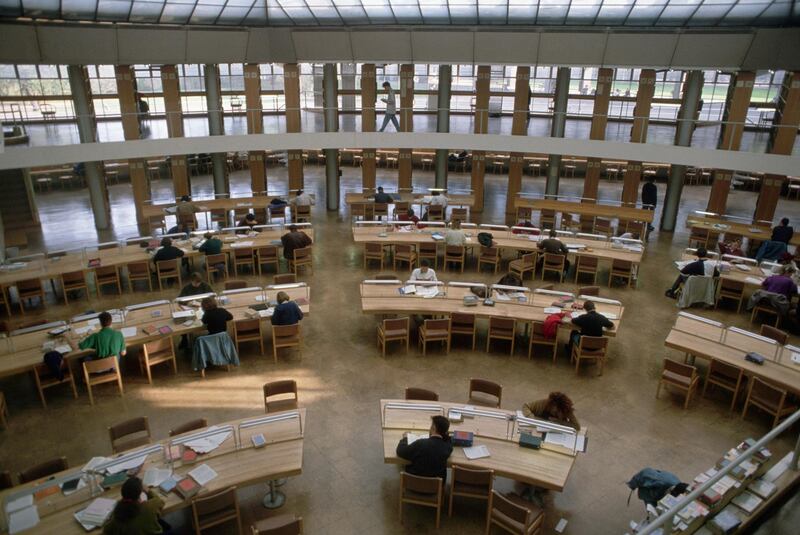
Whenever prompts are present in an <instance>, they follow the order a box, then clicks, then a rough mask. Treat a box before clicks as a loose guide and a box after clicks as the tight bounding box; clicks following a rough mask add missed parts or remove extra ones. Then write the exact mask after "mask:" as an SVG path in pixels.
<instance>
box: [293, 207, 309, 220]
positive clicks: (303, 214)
mask: <svg viewBox="0 0 800 535" xmlns="http://www.w3.org/2000/svg"><path fill="white" fill-rule="evenodd" d="M291 206H292V210H291V212H292V221H294V222H295V223H305V222H307V221H311V207H310V206H308V205H302V206H295V205H291Z"/></svg>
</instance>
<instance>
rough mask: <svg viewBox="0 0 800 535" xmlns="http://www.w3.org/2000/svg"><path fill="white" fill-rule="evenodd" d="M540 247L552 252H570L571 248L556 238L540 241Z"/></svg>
mask: <svg viewBox="0 0 800 535" xmlns="http://www.w3.org/2000/svg"><path fill="white" fill-rule="evenodd" d="M539 249H541V250H543V251H544V252H546V253H550V254H563V255H566V254H568V253H569V249H567V246H566V245H564V243H563V242H562V241H561V240H558V239H556V238H547V239H546V240H542V241H540V242H539Z"/></svg>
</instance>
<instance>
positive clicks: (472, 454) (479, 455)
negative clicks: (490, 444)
mask: <svg viewBox="0 0 800 535" xmlns="http://www.w3.org/2000/svg"><path fill="white" fill-rule="evenodd" d="M464 455H465V456H466V457H467V459H469V460H471V461H472V460H474V459H483V458H484V457H489V448H487V447H486V446H483V445H481V446H472V447H471V448H464Z"/></svg>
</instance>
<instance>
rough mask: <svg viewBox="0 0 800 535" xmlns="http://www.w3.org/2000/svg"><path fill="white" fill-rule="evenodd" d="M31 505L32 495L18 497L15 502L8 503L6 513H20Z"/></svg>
mask: <svg viewBox="0 0 800 535" xmlns="http://www.w3.org/2000/svg"><path fill="white" fill-rule="evenodd" d="M31 505H33V494H26V495H24V496H20V497H19V498H17V499H16V500H11V501H10V502H8V503H7V504H6V513H13V512H15V511H20V510H22V509H25V508H26V507H30V506H31Z"/></svg>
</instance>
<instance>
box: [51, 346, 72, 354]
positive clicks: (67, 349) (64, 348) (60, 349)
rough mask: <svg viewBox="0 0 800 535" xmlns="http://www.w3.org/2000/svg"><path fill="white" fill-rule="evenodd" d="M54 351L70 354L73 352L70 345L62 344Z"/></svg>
mask: <svg viewBox="0 0 800 535" xmlns="http://www.w3.org/2000/svg"><path fill="white" fill-rule="evenodd" d="M53 349H54V350H55V351H58V352H59V353H69V352H70V351H72V347H70V345H69V344H61V345H58V346H56V347H54V348H53Z"/></svg>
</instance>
